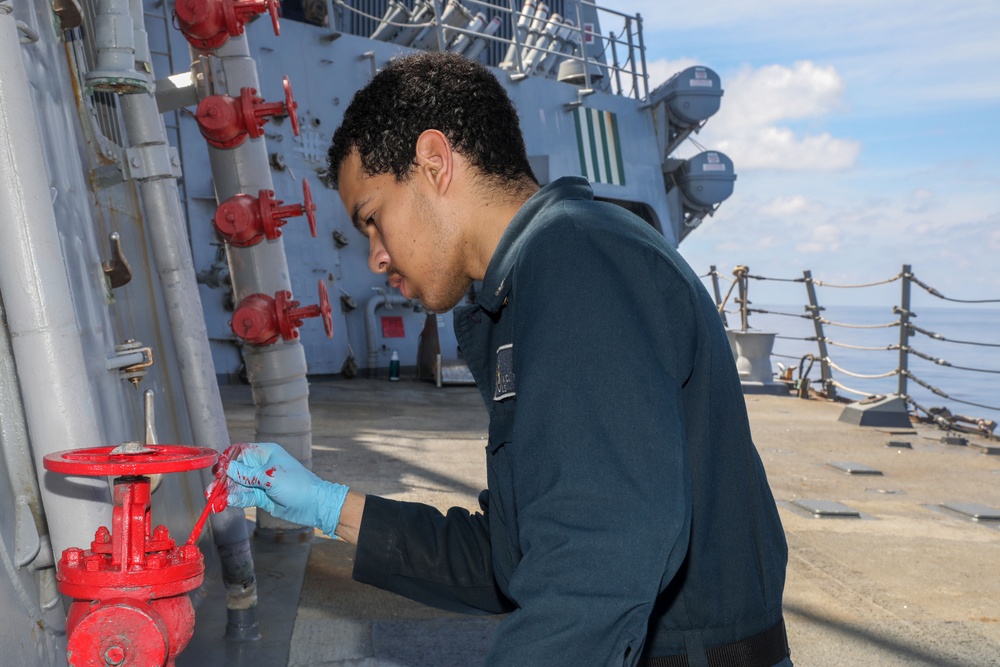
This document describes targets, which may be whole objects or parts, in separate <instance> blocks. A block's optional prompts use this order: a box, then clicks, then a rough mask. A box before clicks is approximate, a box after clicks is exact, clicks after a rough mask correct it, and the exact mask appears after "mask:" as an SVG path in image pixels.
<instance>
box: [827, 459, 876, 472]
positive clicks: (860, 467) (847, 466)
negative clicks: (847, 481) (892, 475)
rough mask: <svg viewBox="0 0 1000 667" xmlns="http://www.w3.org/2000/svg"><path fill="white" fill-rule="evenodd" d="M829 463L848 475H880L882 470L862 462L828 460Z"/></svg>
mask: <svg viewBox="0 0 1000 667" xmlns="http://www.w3.org/2000/svg"><path fill="white" fill-rule="evenodd" d="M829 465H831V466H833V467H834V468H836V469H837V470H843V471H844V472H846V473H847V474H848V475H881V474H882V471H881V470H879V469H877V468H872V467H871V466H866V465H865V464H864V463H854V462H853V461H830V463H829Z"/></svg>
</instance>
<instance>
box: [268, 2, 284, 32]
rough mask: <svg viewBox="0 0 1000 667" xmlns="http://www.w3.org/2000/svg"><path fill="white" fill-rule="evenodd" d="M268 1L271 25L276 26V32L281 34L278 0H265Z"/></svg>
mask: <svg viewBox="0 0 1000 667" xmlns="http://www.w3.org/2000/svg"><path fill="white" fill-rule="evenodd" d="M264 2H266V3H267V11H268V13H270V14H271V26H272V27H274V34H275V35H281V28H280V27H279V26H278V7H279V4H278V0H264Z"/></svg>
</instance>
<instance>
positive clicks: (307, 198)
mask: <svg viewBox="0 0 1000 667" xmlns="http://www.w3.org/2000/svg"><path fill="white" fill-rule="evenodd" d="M302 210H303V212H304V213H305V214H306V220H308V221H309V231H310V232H312V235H313V238H316V204H314V203H313V196H312V190H310V189H309V181H308V180H306V179H304V178H303V179H302ZM320 282H321V283H322V281H320Z"/></svg>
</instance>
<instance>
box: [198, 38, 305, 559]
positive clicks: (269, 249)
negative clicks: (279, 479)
mask: <svg viewBox="0 0 1000 667" xmlns="http://www.w3.org/2000/svg"><path fill="white" fill-rule="evenodd" d="M200 55H201V52H199V51H197V50H195V51H193V53H192V60H193V61H196V60H197V58H198V57H199V56H200ZM214 55H215V56H216V57H217V58H218V63H219V67H221V69H222V72H223V75H224V81H225V86H226V90H216V91H214V92H216V93H223V92H228V93H229V94H230V95H238V94H239V91H240V89H241V88H244V87H250V88H255V89H257V90H260V84H259V82H258V77H257V65H256V63H255V62H254V60H253V58H252V57H251V56H250V46H249V42H248V40H247V36H246V34H243V35H240V36H238V37H233V38H231V39H230V40H229V41H228V42H226V44H225V45H223V46H222V47H220V48H219V49H218V50H217V51H216V52H215V54H214ZM293 83H294V81H293ZM208 157H209V163H210V166H211V170H212V179H213V181H214V184H215V195H216V198H217V200H218V201H219V202H220V203H221V202H223V201H225V200H226V199H228V198H229V197H231V196H233V195H236V194H240V193H244V192H259V191H260V190H273V189H274V184H273V182H272V180H271V168H270V165H269V162H268V156H267V144H266V143H265V141H264V138H263V137H261V138H257V139H248V140H247V141H245V142H244V143H242V144H241V145H239V146H236V147H235V148H231V149H218V148H213V147H211V146H209V147H208ZM226 253H227V256H228V259H229V273H230V276H232V282H233V297H234V299H235V300H236V302H237V303H239V302H240V300H242V299H243V298H245V297H247V296H249V295H250V294H255V293H261V294H268V295H273V294H274V293H275V292H277V291H278V290H289V291H291V289H292V285H291V279H290V277H289V270H288V261H287V259H286V258H285V244H284V240H283V239H282V238H280V237H279V238H277V239H275V240H273V241H268V242H267V243H260V244H258V245H256V246H253V247H250V248H235V247H233V246H231V245H227V246H226ZM244 360H245V362H246V368H247V377H248V378H249V380H250V385H251V389H252V391H253V400H254V405H255V406H256V415H255V423H256V426H257V432H256V435H255V438H256V439H257V440H258V441H262V442H277V443H280V444H281V445H282V446H283V447H284V448H285V449H287V450H288V452H289V453H290V454H291V455H292V456H294V457H295V458H296V459H298V460H299V461H301V462H302V463H303V464H304V465H305V466H306V467H311V465H312V420H311V417H310V414H309V383H308V382H307V380H306V371H307V368H306V356H305V351H304V349H303V348H302V343H301V342H300V341H299V340H293V341H286V340H279V341H278V342H277V343H275V344H273V345H264V346H256V345H247V346H246V347H245V348H244ZM257 531H258V533H261V534H266V535H267V536H268V537H270V538H273V539H275V540H284V539H286V536H288V537H290V538H292V539H299V540H304V539H308V538H309V537H310V536H311V535H312V528H306V527H303V526H297V525H295V524H291V523H288V522H287V521H282V520H280V519H277V518H275V517H272V516H271V515H269V514H267V513H266V512H264V511H263V510H258V511H257Z"/></svg>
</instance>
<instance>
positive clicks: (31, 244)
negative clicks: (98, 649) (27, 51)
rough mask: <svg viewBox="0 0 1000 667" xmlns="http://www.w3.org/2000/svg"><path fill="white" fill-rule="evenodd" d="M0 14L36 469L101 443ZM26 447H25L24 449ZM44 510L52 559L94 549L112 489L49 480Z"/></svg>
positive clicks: (2, 98)
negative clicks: (55, 455)
mask: <svg viewBox="0 0 1000 667" xmlns="http://www.w3.org/2000/svg"><path fill="white" fill-rule="evenodd" d="M4 9H6V7H5V6H0V238H2V239H3V241H2V242H0V294H2V295H3V297H2V298H3V303H4V308H5V310H6V315H7V325H8V329H9V332H10V339H11V346H12V349H13V354H14V360H15V363H16V364H17V368H18V386H19V390H20V393H21V400H22V402H23V405H24V412H25V418H26V419H27V424H28V434H29V436H30V438H31V452H32V455H33V457H34V463H35V470H36V471H39V472H41V471H42V469H43V468H42V458H43V457H44V456H45V455H46V454H49V453H52V452H56V451H59V450H63V449H72V448H79V447H93V446H94V444H95V443H100V442H101V433H100V429H99V428H98V423H97V410H96V406H95V405H94V403H93V401H92V398H91V396H92V393H91V387H90V382H89V375H88V372H87V367H86V364H85V363H84V351H83V343H82V342H81V340H80V325H79V323H78V322H77V319H76V311H75V309H74V307H73V299H72V288H71V287H70V282H69V277H68V275H67V273H66V264H65V261H64V259H63V253H62V247H61V245H60V242H59V230H58V228H57V227H56V219H55V212H54V210H53V207H52V195H51V194H50V192H49V176H48V172H47V171H46V167H45V162H44V159H43V157H42V156H43V155H44V154H45V152H44V147H43V145H42V141H41V137H40V135H39V131H38V126H37V125H36V124H35V121H34V119H35V118H36V113H35V108H34V105H33V104H32V98H31V88H30V87H29V84H28V77H27V74H26V73H25V71H24V63H23V61H22V59H21V51H20V49H21V45H20V40H19V39H18V32H17V26H16V24H15V21H14V16H13V14H10V13H8V12H5V11H4ZM23 444H25V445H26V443H23ZM39 481H40V493H41V499H42V506H43V507H44V509H45V515H46V520H47V522H48V526H49V531H50V534H51V536H52V546H53V549H54V550H55V553H56V554H59V553H62V551H63V550H64V549H66V548H68V547H72V546H79V545H81V544H89V543H90V541H91V540H92V539H93V527H94V526H99V525H102V524H107V523H108V522H109V520H110V518H111V505H110V503H109V500H110V498H109V496H108V488H107V483H106V482H105V481H104V480H103V479H98V478H74V479H73V480H72V483H71V482H70V480H69V478H67V477H65V476H62V475H44V473H43V474H42V476H41V477H40V478H39Z"/></svg>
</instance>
